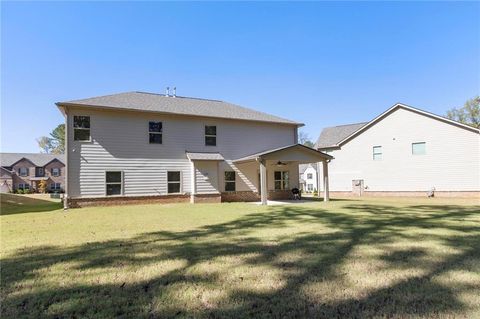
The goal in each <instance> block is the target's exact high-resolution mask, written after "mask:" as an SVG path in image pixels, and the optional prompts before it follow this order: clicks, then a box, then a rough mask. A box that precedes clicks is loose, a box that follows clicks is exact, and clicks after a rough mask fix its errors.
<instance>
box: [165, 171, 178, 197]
mask: <svg viewBox="0 0 480 319" xmlns="http://www.w3.org/2000/svg"><path fill="white" fill-rule="evenodd" d="M180 180H181V174H180V172H179V171H175V172H167V184H168V185H167V192H168V193H169V194H178V193H180V192H181V182H180Z"/></svg>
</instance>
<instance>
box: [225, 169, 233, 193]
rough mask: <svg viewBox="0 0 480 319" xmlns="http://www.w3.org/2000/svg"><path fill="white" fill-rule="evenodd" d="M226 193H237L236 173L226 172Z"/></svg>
mask: <svg viewBox="0 0 480 319" xmlns="http://www.w3.org/2000/svg"><path fill="white" fill-rule="evenodd" d="M225 191H226V192H234V191H235V171H225Z"/></svg>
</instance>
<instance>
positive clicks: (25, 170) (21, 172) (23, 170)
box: [18, 167, 28, 176]
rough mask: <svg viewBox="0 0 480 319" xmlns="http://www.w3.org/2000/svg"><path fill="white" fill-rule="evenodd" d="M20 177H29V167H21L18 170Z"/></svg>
mask: <svg viewBox="0 0 480 319" xmlns="http://www.w3.org/2000/svg"><path fill="white" fill-rule="evenodd" d="M18 175H20V176H28V167H20V168H19V169H18Z"/></svg>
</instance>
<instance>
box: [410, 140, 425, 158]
mask: <svg viewBox="0 0 480 319" xmlns="http://www.w3.org/2000/svg"><path fill="white" fill-rule="evenodd" d="M425 154H427V145H426V143H425V142H418V143H412V155H425Z"/></svg>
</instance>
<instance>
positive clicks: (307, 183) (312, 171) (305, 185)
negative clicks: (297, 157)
mask: <svg viewBox="0 0 480 319" xmlns="http://www.w3.org/2000/svg"><path fill="white" fill-rule="evenodd" d="M316 167H317V164H316V163H315V164H300V165H299V173H300V187H301V189H302V191H304V192H306V193H313V192H316V191H317V190H318V182H317V177H318V174H317V169H316Z"/></svg>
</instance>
